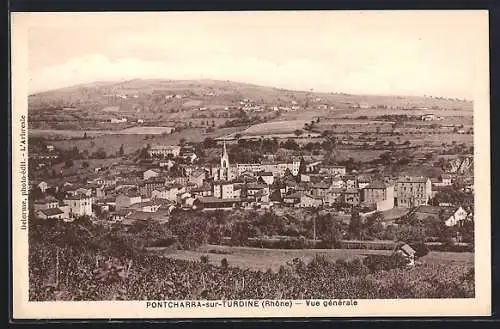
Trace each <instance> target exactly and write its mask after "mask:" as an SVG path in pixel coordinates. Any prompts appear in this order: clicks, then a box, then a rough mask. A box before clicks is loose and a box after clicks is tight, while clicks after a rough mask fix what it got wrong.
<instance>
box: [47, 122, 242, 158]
mask: <svg viewBox="0 0 500 329" xmlns="http://www.w3.org/2000/svg"><path fill="white" fill-rule="evenodd" d="M240 129H241V128H238V127H235V128H221V129H216V130H215V131H214V132H212V133H205V130H204V129H200V128H191V129H185V130H182V131H180V132H175V133H172V134H167V135H149V137H148V138H147V139H145V137H146V136H148V135H142V134H109V135H105V136H97V137H95V138H92V139H79V140H61V141H53V142H52V144H53V145H54V146H56V147H58V148H62V149H71V148H73V147H74V146H76V147H78V149H79V150H80V151H83V150H88V151H89V152H90V153H92V152H95V151H97V150H98V149H99V148H103V149H104V151H105V152H106V153H107V154H116V152H118V150H119V149H120V146H121V145H122V144H123V149H124V151H125V153H133V152H135V151H136V150H138V149H139V148H142V147H144V146H146V145H147V144H167V145H175V144H178V143H179V142H180V140H181V139H185V140H186V141H189V142H201V141H203V140H204V139H205V138H208V137H211V138H216V137H219V136H223V135H227V134H230V133H233V132H235V131H238V130H240ZM80 135H81V134H80ZM80 135H79V137H80Z"/></svg>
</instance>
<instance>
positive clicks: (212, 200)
mask: <svg viewBox="0 0 500 329" xmlns="http://www.w3.org/2000/svg"><path fill="white" fill-rule="evenodd" d="M198 200H199V201H200V202H201V203H227V202H241V199H240V198H231V199H219V198H216V197H199V198H198Z"/></svg>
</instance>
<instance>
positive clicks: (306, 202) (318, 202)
mask: <svg viewBox="0 0 500 329" xmlns="http://www.w3.org/2000/svg"><path fill="white" fill-rule="evenodd" d="M322 205H323V199H322V198H321V197H315V196H312V195H310V194H303V195H302V196H301V197H300V202H299V203H298V204H295V206H296V207H300V208H317V207H321V206H322Z"/></svg>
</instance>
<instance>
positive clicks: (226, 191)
mask: <svg viewBox="0 0 500 329" xmlns="http://www.w3.org/2000/svg"><path fill="white" fill-rule="evenodd" d="M213 191H214V192H213V196H214V197H216V198H219V199H232V198H233V197H234V184H233V183H232V182H228V181H218V182H214V185H213Z"/></svg>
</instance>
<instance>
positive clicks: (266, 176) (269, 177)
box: [257, 171, 274, 185]
mask: <svg viewBox="0 0 500 329" xmlns="http://www.w3.org/2000/svg"><path fill="white" fill-rule="evenodd" d="M257 177H258V178H259V179H260V180H262V181H263V182H264V183H266V184H267V185H272V184H273V183H274V175H273V173H272V172H270V171H263V172H258V173H257Z"/></svg>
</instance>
